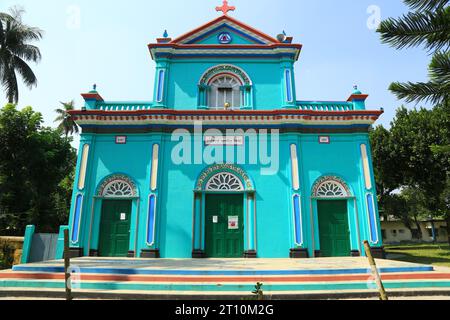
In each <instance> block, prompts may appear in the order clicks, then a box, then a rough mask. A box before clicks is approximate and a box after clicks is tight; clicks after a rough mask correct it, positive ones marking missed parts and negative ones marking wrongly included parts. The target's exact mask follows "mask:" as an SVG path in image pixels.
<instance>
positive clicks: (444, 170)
mask: <svg viewBox="0 0 450 320" xmlns="http://www.w3.org/2000/svg"><path fill="white" fill-rule="evenodd" d="M391 125H392V127H391V129H390V130H386V129H384V128H383V127H381V126H380V127H377V128H376V129H375V130H374V131H373V132H371V143H372V149H373V152H372V153H373V158H374V160H373V163H374V167H375V168H374V169H375V170H374V171H375V177H376V181H377V187H378V191H379V194H380V202H381V205H382V206H383V207H386V206H391V207H392V208H394V209H395V208H396V206H400V205H402V202H401V201H400V200H401V199H392V197H393V194H392V193H393V191H394V190H404V191H403V192H402V196H405V190H414V191H412V192H410V193H409V195H408V196H409V197H410V198H414V199H415V200H417V201H418V202H420V206H422V207H423V208H425V209H426V210H425V209H421V210H420V211H421V212H425V211H426V212H430V213H431V214H433V215H437V216H438V215H441V216H442V215H446V214H447V215H448V214H450V212H449V208H448V205H446V201H447V202H448V199H447V200H445V201H444V198H445V197H444V196H443V194H445V193H446V192H447V193H448V191H449V190H448V188H449V181H450V157H449V156H448V153H447V152H446V150H447V151H448V145H450V113H448V110H446V108H445V106H443V105H442V106H441V105H439V106H437V107H435V108H434V109H433V110H426V109H419V110H411V111H409V110H407V109H406V108H404V107H402V108H400V109H398V110H397V115H396V117H395V119H394V121H393V122H392V124H391ZM438 146H440V147H438ZM446 146H447V147H446ZM419 195H421V199H418V197H419ZM414 199H409V200H408V201H407V202H408V205H409V204H410V203H411V201H412V200H414ZM419 200H420V201H419ZM389 201H391V203H389ZM392 201H393V202H392ZM402 201H403V200H402ZM418 206H419V204H417V206H416V207H418ZM397 209H398V208H397ZM405 210H406V209H405ZM408 210H410V211H411V213H412V211H414V210H413V209H408ZM386 211H389V210H386ZM392 211H395V210H392Z"/></svg>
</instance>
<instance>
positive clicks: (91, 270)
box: [13, 265, 434, 276]
mask: <svg viewBox="0 0 450 320" xmlns="http://www.w3.org/2000/svg"><path fill="white" fill-rule="evenodd" d="M74 270H75V271H76V272H77V273H81V274H85V273H86V274H121V275H165V276H169V275H185V276H187V275H189V276H267V275H279V276H296V275H297V276H298V275H338V274H371V273H372V271H371V269H370V268H347V269H310V270H188V269H185V270H183V269H180V270H165V269H137V268H105V267H81V268H78V267H75V268H74ZM13 271H15V272H41V273H63V272H64V267H62V266H40V265H20V266H14V267H13ZM378 271H379V272H380V273H407V272H430V271H434V268H433V267H432V266H408V267H387V268H378Z"/></svg>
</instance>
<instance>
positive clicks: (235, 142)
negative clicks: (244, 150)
mask: <svg viewBox="0 0 450 320" xmlns="http://www.w3.org/2000/svg"><path fill="white" fill-rule="evenodd" d="M205 144H206V145H207V146H242V145H244V137H243V136H232V137H224V136H206V137H205Z"/></svg>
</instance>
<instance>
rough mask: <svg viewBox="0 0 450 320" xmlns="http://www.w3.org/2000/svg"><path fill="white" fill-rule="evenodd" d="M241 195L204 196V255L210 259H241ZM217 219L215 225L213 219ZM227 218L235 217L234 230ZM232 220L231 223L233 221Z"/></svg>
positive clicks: (242, 226) (242, 250)
mask: <svg viewBox="0 0 450 320" xmlns="http://www.w3.org/2000/svg"><path fill="white" fill-rule="evenodd" d="M243 202H244V197H243V195H207V196H206V208H205V210H206V215H205V219H206V225H205V227H206V230H205V232H206V239H205V240H206V248H205V249H206V250H205V251H206V255H207V257H210V258H241V257H242V256H243V253H244V205H243ZM215 217H216V219H217V223H215V222H214V219H215ZM229 217H232V218H233V217H237V220H238V221H237V226H236V229H233V228H229ZM234 220H235V219H232V220H231V221H234Z"/></svg>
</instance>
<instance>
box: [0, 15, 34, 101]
mask: <svg viewBox="0 0 450 320" xmlns="http://www.w3.org/2000/svg"><path fill="white" fill-rule="evenodd" d="M10 11H11V13H10V14H8V13H0V83H1V85H2V87H3V89H4V91H5V95H6V97H7V99H8V101H9V102H10V103H17V102H18V100H19V88H18V85H17V81H18V79H17V74H20V76H21V77H22V79H23V81H24V82H25V84H26V86H27V87H28V88H30V89H31V88H33V87H34V86H36V85H37V78H36V76H35V74H34V72H33V71H32V69H31V68H30V67H29V66H28V64H27V62H28V61H31V62H39V61H40V60H41V52H40V50H39V48H38V47H36V46H34V45H32V44H30V43H29V42H30V41H39V40H40V39H42V36H43V31H42V30H40V29H38V28H34V27H30V26H28V25H26V24H24V23H23V22H22V15H23V13H24V11H23V9H19V8H12V9H11V10H10Z"/></svg>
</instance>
